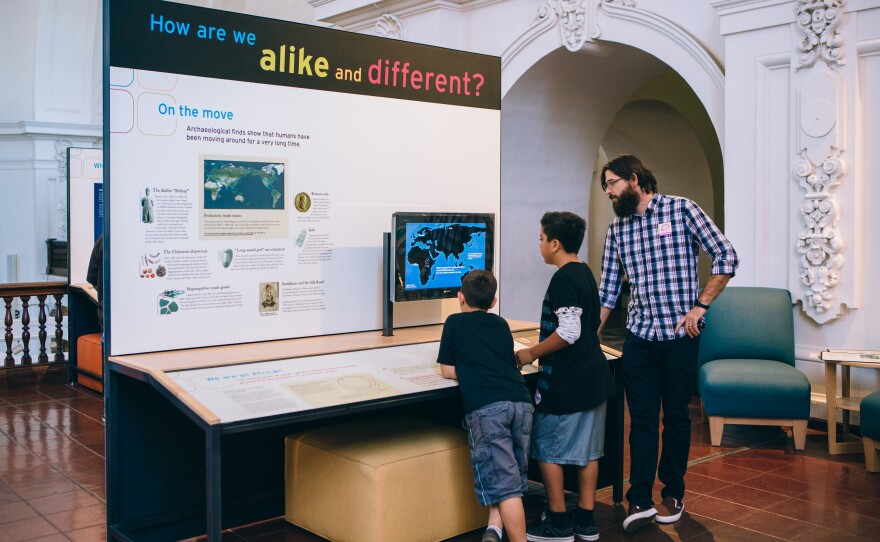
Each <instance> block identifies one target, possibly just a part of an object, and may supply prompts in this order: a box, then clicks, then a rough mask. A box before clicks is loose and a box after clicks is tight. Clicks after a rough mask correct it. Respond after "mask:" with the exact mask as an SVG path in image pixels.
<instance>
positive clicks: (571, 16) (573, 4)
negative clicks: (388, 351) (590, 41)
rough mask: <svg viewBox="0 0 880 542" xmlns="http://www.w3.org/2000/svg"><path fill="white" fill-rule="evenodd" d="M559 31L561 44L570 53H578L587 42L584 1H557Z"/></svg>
mask: <svg viewBox="0 0 880 542" xmlns="http://www.w3.org/2000/svg"><path fill="white" fill-rule="evenodd" d="M558 2H559V4H558V7H557V10H558V11H557V13H558V14H559V31H560V32H561V35H562V44H563V45H565V48H566V49H568V50H569V51H571V52H577V51H580V49H581V47H583V46H584V43H586V41H587V10H586V8H585V7H584V0H558Z"/></svg>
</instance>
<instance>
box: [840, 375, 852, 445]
mask: <svg viewBox="0 0 880 542" xmlns="http://www.w3.org/2000/svg"><path fill="white" fill-rule="evenodd" d="M840 396H841V397H849V365H841V366H840ZM841 415H842V418H843V440H846V439H847V437H849V435H850V430H849V410H848V409H843V412H841Z"/></svg>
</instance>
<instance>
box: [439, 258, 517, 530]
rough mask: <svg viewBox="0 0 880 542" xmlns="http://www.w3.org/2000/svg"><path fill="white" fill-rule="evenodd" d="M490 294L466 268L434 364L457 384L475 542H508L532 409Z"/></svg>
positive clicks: (490, 283)
mask: <svg viewBox="0 0 880 542" xmlns="http://www.w3.org/2000/svg"><path fill="white" fill-rule="evenodd" d="M497 288H498V282H497V281H496V280H495V277H494V276H492V273H490V272H488V271H482V270H474V271H471V272H470V273H468V274H467V275H465V276H464V277H463V278H462V281H461V291H460V292H459V293H458V303H459V305H460V307H461V312H460V313H458V314H452V315H450V316H449V317H448V318H447V319H446V323H445V324H444V326H443V334H442V335H441V338H440V352H439V354H438V355H437V362H438V363H440V372H441V374H442V375H443V376H444V377H445V378H452V379H456V380H458V382H459V386H460V388H461V398H462V401H463V403H464V410H465V418H464V421H465V425H466V427H467V430H468V433H469V441H470V447H471V464H472V467H473V470H474V489H475V490H476V493H477V500H478V501H479V502H480V505H482V506H489V525H488V527H487V528H486V532H485V533H484V534H483V539H482V542H501V533H502V530H503V529H507V536H508V538H509V539H510V540H511V542H525V540H526V516H525V512H524V510H523V504H522V496H523V493H524V492H525V490H526V488H527V479H526V475H527V474H528V466H529V465H528V448H529V435H530V434H531V429H532V414H533V413H534V411H535V409H534V407H533V406H532V403H531V397H530V396H529V391H528V389H527V388H526V385H525V381H524V380H523V377H522V375H521V374H520V372H519V370H518V369H517V363H516V358H515V357H514V355H513V335H511V333H510V326H509V325H508V324H507V322H506V321H505V320H504V319H503V318H501V317H500V316H498V315H496V314H492V313H490V312H488V310H489V309H491V308H492V307H494V306H495V302H496V298H495V291H496V290H497ZM487 473H491V474H492V475H490V476H486V474H487Z"/></svg>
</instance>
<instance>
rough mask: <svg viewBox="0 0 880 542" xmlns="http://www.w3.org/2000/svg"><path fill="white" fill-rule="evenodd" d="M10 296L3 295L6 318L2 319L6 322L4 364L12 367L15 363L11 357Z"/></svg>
mask: <svg viewBox="0 0 880 542" xmlns="http://www.w3.org/2000/svg"><path fill="white" fill-rule="evenodd" d="M13 299H14V298H12V297H4V298H3V301H5V302H6V319H5V320H4V321H3V322H4V323H5V324H6V359H5V360H4V365H5V366H6V367H12V366H14V365H15V358H13V357H12V300H13Z"/></svg>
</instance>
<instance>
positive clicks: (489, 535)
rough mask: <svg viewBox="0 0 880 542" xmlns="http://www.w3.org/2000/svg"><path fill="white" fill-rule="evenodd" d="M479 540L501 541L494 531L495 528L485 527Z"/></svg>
mask: <svg viewBox="0 0 880 542" xmlns="http://www.w3.org/2000/svg"><path fill="white" fill-rule="evenodd" d="M480 542H501V537H500V536H498V533H497V532H495V529H486V532H484V533H483V538H482V539H480Z"/></svg>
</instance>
